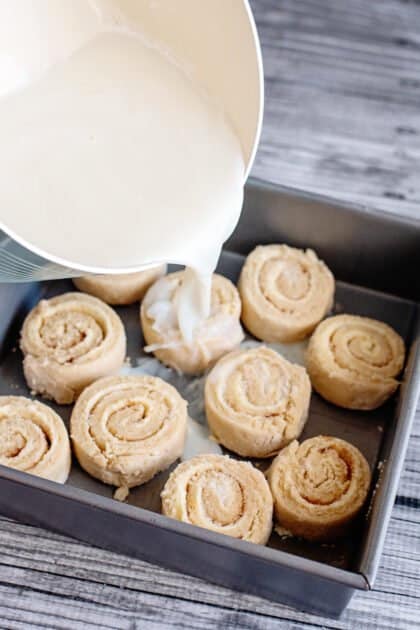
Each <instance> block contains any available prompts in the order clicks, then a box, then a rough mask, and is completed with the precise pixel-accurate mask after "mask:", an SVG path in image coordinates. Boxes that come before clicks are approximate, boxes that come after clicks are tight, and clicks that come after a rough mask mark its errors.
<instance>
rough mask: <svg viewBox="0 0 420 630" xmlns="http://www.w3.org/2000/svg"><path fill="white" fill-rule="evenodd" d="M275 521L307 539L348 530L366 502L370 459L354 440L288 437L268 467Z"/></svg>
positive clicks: (339, 534)
mask: <svg viewBox="0 0 420 630" xmlns="http://www.w3.org/2000/svg"><path fill="white" fill-rule="evenodd" d="M267 478H268V481H269V484H270V488H271V492H272V494H273V498H274V514H275V518H276V520H277V521H278V523H279V524H280V525H281V526H282V527H283V528H285V529H286V530H288V531H289V532H291V533H292V534H294V535H295V536H301V537H302V538H306V539H308V540H331V539H334V538H337V537H339V536H341V535H343V534H345V533H346V532H347V531H348V526H349V524H350V523H351V522H352V521H353V519H354V517H355V516H356V515H357V513H358V512H359V511H360V509H361V508H362V506H363V504H364V503H365V501H366V497H367V494H368V491H369V486H370V482H371V474H370V469H369V464H368V463H367V461H366V459H365V458H364V456H363V455H362V453H361V452H360V451H359V450H358V449H357V448H356V447H355V446H353V445H352V444H349V443H348V442H345V441H344V440H340V439H338V438H335V437H327V436H323V435H319V436H317V437H313V438H310V439H308V440H305V441H304V442H302V443H301V444H299V443H298V442H297V441H294V442H292V443H291V444H289V446H287V447H286V448H285V449H284V450H282V451H281V452H280V454H279V455H277V457H276V458H275V460H274V461H273V463H272V464H271V467H270V468H269V470H268V472H267Z"/></svg>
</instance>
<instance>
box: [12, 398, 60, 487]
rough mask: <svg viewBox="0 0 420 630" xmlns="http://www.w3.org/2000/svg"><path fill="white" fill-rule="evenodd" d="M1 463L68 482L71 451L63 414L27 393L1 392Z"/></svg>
mask: <svg viewBox="0 0 420 630" xmlns="http://www.w3.org/2000/svg"><path fill="white" fill-rule="evenodd" d="M0 464H2V465H3V466H9V467H10V468H15V469H16V470H21V471H23V472H26V473H30V474H32V475H37V476H38V477H43V478H44V479H50V480H51V481H58V482H59V483H64V482H65V481H66V480H67V477H68V476H69V472H70V465H71V452H70V442H69V437H68V434H67V430H66V427H65V426H64V422H63V421H62V419H61V418H60V416H58V415H57V414H56V413H55V411H53V410H52V409H50V407H47V405H44V404H42V403H40V402H37V401H35V400H31V399H29V398H25V397H24V396H0Z"/></svg>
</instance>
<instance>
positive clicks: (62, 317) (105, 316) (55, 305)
mask: <svg viewBox="0 0 420 630" xmlns="http://www.w3.org/2000/svg"><path fill="white" fill-rule="evenodd" d="M20 345H21V348H22V352H23V354H24V356H25V358H24V361H23V370H24V374H25V378H26V382H27V383H28V386H29V388H30V389H31V390H33V391H34V392H36V393H38V394H41V395H43V396H45V397H46V398H52V399H53V400H55V401H56V402H58V403H60V404H68V403H72V402H73V401H74V400H75V399H76V398H77V396H78V395H79V394H80V392H81V391H82V389H83V388H84V387H86V386H87V385H89V384H90V383H92V382H93V381H95V380H96V379H98V378H100V377H102V376H106V375H110V374H115V373H116V372H118V370H119V369H120V367H121V366H122V364H123V362H124V358H125V352H126V337H125V331H124V326H123V324H122V322H121V320H120V318H119V317H118V315H117V314H116V313H115V312H114V311H113V310H112V309H111V308H110V307H109V306H107V305H106V304H104V302H101V300H98V299H97V298H95V297H92V296H90V295H84V294H82V293H65V294H64V295H59V296H57V297H54V298H52V299H50V300H41V302H39V304H38V305H37V306H35V308H34V309H32V311H31V312H30V313H29V314H28V316H27V317H26V319H25V322H24V324H23V328H22V332H21V341H20Z"/></svg>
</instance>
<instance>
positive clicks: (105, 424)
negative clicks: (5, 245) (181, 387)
mask: <svg viewBox="0 0 420 630" xmlns="http://www.w3.org/2000/svg"><path fill="white" fill-rule="evenodd" d="M186 428H187V403H186V402H185V400H184V399H183V398H181V396H180V395H179V394H178V392H177V391H176V389H175V388H174V387H172V386H171V385H169V384H168V383H165V381H162V379H160V378H157V377H154V376H114V377H107V378H103V379H100V380H99V381H96V382H95V383H93V384H92V385H90V386H89V387H87V388H86V389H85V390H84V391H83V392H82V394H81V395H80V396H79V398H78V400H77V402H76V404H75V406H74V409H73V412H72V415H71V420H70V429H71V438H72V443H73V449H74V452H75V454H76V457H77V459H78V461H79V463H80V465H81V466H82V468H84V469H85V470H86V472H88V473H89V474H90V475H92V477H95V478H96V479H99V480H100V481H102V482H103V483H107V484H110V485H113V486H117V487H118V488H122V489H127V488H132V487H134V486H139V485H141V484H143V483H146V481H149V479H151V478H152V477H154V476H155V475H156V474H157V473H158V472H160V471H162V470H165V469H166V468H168V466H170V465H171V464H172V463H173V462H174V461H175V460H176V459H177V458H178V457H180V455H181V454H182V451H183V447H184V441H185V435H186Z"/></svg>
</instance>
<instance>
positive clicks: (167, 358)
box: [140, 271, 244, 374]
mask: <svg viewBox="0 0 420 630" xmlns="http://www.w3.org/2000/svg"><path fill="white" fill-rule="evenodd" d="M184 274H185V272H184V271H178V272H176V273H171V274H169V275H167V276H165V277H163V278H161V279H160V280H158V281H157V282H156V283H155V284H154V285H153V286H152V287H151V288H150V289H149V291H148V292H147V293H146V295H145V297H144V300H143V302H142V305H141V310H140V318H141V324H142V328H143V335H144V338H145V341H146V343H147V346H146V348H145V350H146V351H147V352H153V354H154V355H155V356H156V357H157V358H158V359H159V360H160V361H162V362H163V363H165V364H166V365H168V366H170V367H172V368H174V369H176V370H178V371H180V372H184V373H185V374H199V373H201V372H203V371H204V370H206V369H207V368H208V367H209V366H211V365H213V363H215V361H217V359H219V357H221V356H222V355H223V354H226V352H229V351H230V350H232V349H233V348H235V347H236V346H238V345H239V344H240V343H241V341H242V340H243V338H244V334H243V330H242V327H241V324H240V321H239V317H240V313H241V301H240V298H239V293H238V291H237V289H236V287H235V286H234V285H233V284H232V283H231V282H230V280H228V279H227V278H224V277H223V276H220V275H218V274H213V279H212V288H211V307H210V316H209V317H208V318H207V319H206V320H205V321H204V322H203V323H201V324H200V325H199V326H198V327H197V329H196V330H195V331H194V338H193V340H192V342H191V343H187V342H186V341H185V339H184V338H183V336H182V334H181V330H180V328H179V324H178V317H177V300H178V295H179V291H180V288H181V285H182V282H183V279H184Z"/></svg>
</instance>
